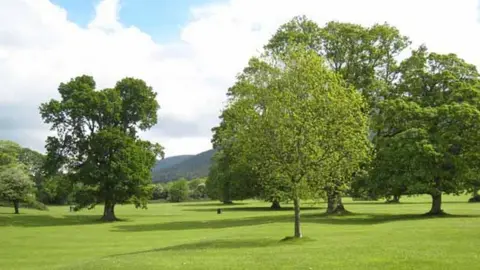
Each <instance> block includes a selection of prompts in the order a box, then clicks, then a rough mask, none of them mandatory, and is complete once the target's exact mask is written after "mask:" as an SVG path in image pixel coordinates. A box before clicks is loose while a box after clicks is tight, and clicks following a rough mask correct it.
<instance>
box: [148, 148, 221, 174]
mask: <svg viewBox="0 0 480 270" xmlns="http://www.w3.org/2000/svg"><path fill="white" fill-rule="evenodd" d="M214 153H215V150H213V149H212V150H208V151H206V152H203V153H200V154H198V155H194V156H189V155H185V156H174V157H170V158H166V159H164V160H160V161H158V162H157V164H156V165H155V167H154V168H153V173H152V174H153V182H168V181H173V180H177V179H180V178H186V179H194V178H200V177H207V176H208V170H209V169H210V164H211V163H212V162H211V159H212V157H213V154H214Z"/></svg>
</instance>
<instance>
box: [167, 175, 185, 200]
mask: <svg viewBox="0 0 480 270" xmlns="http://www.w3.org/2000/svg"><path fill="white" fill-rule="evenodd" d="M188 193H189V189H188V182H187V180H185V179H181V180H178V181H174V182H170V186H169V189H168V201H170V202H183V201H186V200H187V199H188Z"/></svg>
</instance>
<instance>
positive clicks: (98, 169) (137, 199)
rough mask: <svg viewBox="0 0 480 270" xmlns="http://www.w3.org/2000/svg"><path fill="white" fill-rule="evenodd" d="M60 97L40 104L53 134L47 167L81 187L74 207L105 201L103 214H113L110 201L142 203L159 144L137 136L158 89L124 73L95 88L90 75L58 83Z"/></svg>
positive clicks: (146, 124)
mask: <svg viewBox="0 0 480 270" xmlns="http://www.w3.org/2000/svg"><path fill="white" fill-rule="evenodd" d="M58 91H59V93H60V100H55V99H52V100H50V101H49V102H47V103H44V104H42V105H41V106H40V112H41V115H42V118H43V120H44V121H45V123H47V124H50V125H51V128H52V130H55V131H56V132H57V136H55V137H48V139H47V145H46V149H47V159H46V164H45V170H46V172H47V173H48V174H49V175H52V174H56V173H58V171H60V170H62V171H66V172H67V173H68V177H69V178H70V179H71V180H73V181H74V182H76V183H81V188H80V189H79V190H78V192H75V194H76V195H78V196H77V198H75V201H76V203H77V207H78V208H83V207H89V208H91V207H93V206H95V205H96V204H98V203H102V202H103V203H104V204H105V214H104V219H105V220H115V219H116V218H115V216H114V212H113V211H114V210H113V209H114V206H115V205H116V204H119V203H125V202H127V201H128V202H133V203H134V204H135V205H136V206H137V207H146V203H147V201H148V199H149V198H150V197H151V189H150V183H151V179H152V177H151V169H152V167H153V166H154V165H155V162H156V157H157V156H162V157H163V148H162V147H161V146H160V145H158V144H151V143H149V142H147V141H142V140H140V139H139V138H138V136H137V135H138V132H139V131H142V130H147V129H149V128H150V127H152V126H153V125H154V124H156V122H157V110H158V108H159V105H158V103H157V101H156V93H155V92H153V90H152V88H151V87H149V86H147V85H146V83H145V82H144V81H142V80H139V79H134V78H125V79H122V80H120V81H119V82H117V84H116V85H115V87H114V88H108V89H103V90H96V89H95V81H94V80H93V78H92V77H90V76H86V75H84V76H80V77H76V78H74V79H72V80H70V81H69V82H67V83H61V84H60V86H59V88H58Z"/></svg>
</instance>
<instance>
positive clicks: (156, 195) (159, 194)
mask: <svg viewBox="0 0 480 270" xmlns="http://www.w3.org/2000/svg"><path fill="white" fill-rule="evenodd" d="M164 193H165V189H164V187H163V185H161V184H154V185H153V191H152V199H153V200H160V199H163V198H164V196H163V195H164Z"/></svg>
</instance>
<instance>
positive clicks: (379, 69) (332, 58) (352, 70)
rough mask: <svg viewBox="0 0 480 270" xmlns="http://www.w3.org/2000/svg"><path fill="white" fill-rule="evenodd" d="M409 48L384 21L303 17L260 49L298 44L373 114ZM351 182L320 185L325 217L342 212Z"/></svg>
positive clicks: (275, 49)
mask: <svg viewBox="0 0 480 270" xmlns="http://www.w3.org/2000/svg"><path fill="white" fill-rule="evenodd" d="M409 44H410V41H409V39H408V38H407V37H405V36H403V35H401V34H400V32H399V31H398V29H396V28H395V27H392V26H390V25H388V24H386V23H385V24H374V25H372V26H370V27H364V26H361V25H358V24H352V23H342V22H336V21H331V22H328V23H327V24H326V25H325V26H324V27H320V26H318V25H317V24H316V23H315V22H314V21H312V20H309V19H308V18H307V17H305V16H296V17H294V18H293V19H292V20H290V21H289V22H287V23H285V24H283V25H282V26H281V27H280V28H279V29H278V30H277V32H276V33H275V35H274V36H273V37H272V38H271V39H270V41H269V43H268V44H267V45H266V46H265V48H266V49H267V50H268V51H271V52H272V53H277V54H278V53H284V52H286V51H288V48H289V47H292V46H299V45H300V46H302V47H303V48H305V49H307V50H311V51H314V52H315V53H317V54H319V55H321V56H323V57H324V58H325V59H326V64H327V65H328V67H329V68H330V69H331V70H333V71H334V72H336V73H337V74H339V75H340V76H341V77H342V78H343V79H344V80H345V82H346V83H347V84H348V85H349V86H352V87H354V88H355V89H356V90H358V91H359V92H360V93H361V94H362V95H363V96H364V98H365V100H366V101H367V103H368V105H369V109H370V111H369V114H370V116H373V115H375V114H376V113H377V112H378V102H379V101H381V100H384V99H385V98H388V96H389V95H390V91H391V89H392V84H393V82H394V81H395V80H396V78H397V75H398V72H397V70H398V64H397V61H396V58H397V57H398V56H399V55H400V54H401V53H402V52H403V51H404V49H406V48H407V47H408V45H409ZM370 134H371V136H370V139H371V140H372V142H374V143H375V141H376V139H375V137H376V135H377V134H378V132H377V131H376V130H374V129H373V127H370ZM372 150H374V149H372ZM352 181H353V178H352V177H346V178H344V179H333V178H332V181H331V182H325V184H326V185H325V187H324V191H325V193H326V197H327V201H328V207H327V212H328V213H337V212H342V211H343V210H344V206H343V204H342V200H341V195H342V194H343V193H345V192H346V190H347V189H349V186H350V185H351V182H352Z"/></svg>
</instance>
